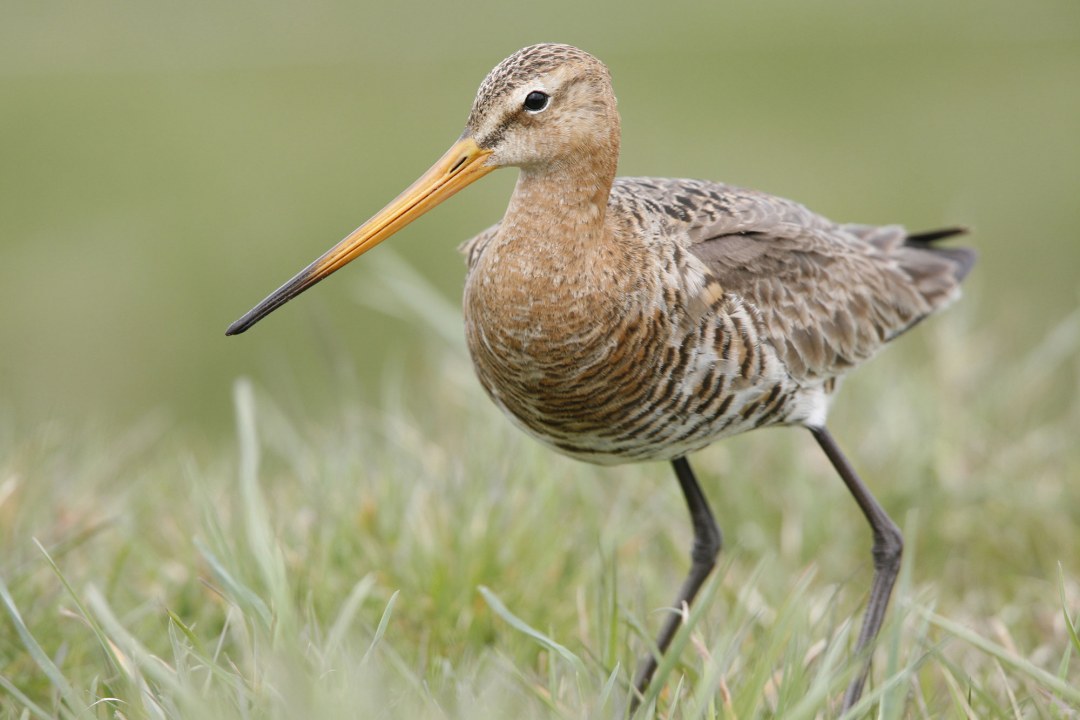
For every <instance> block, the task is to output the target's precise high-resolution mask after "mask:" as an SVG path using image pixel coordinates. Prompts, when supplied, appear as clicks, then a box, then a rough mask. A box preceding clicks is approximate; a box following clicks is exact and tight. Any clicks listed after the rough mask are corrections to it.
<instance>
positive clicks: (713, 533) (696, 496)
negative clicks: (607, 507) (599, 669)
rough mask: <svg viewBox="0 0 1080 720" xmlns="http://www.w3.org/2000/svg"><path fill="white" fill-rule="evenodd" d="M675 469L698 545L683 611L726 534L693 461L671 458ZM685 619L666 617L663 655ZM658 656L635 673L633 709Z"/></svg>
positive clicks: (660, 640)
mask: <svg viewBox="0 0 1080 720" xmlns="http://www.w3.org/2000/svg"><path fill="white" fill-rule="evenodd" d="M671 464H672V466H674V468H675V476H676V477H677V478H678V479H679V486H680V487H681V488H682V491H683V495H684V496H685V497H686V505H687V507H688V508H689V509H690V520H691V521H692V522H693V523H694V546H693V548H692V549H691V550H690V574H689V575H687V576H686V580H684V581H683V584H682V587H681V588H679V594H678V595H676V596H675V603H674V607H675V608H676V610H677V611H678V610H681V609H682V607H683V605H686V606H689V605H690V603H691V602H693V601H694V596H695V595H697V592H698V590H700V589H701V586H702V584H704V582H705V578H707V577H709V573H710V572H712V569H713V567H715V566H716V556H717V555H719V554H720V544H721V542H722V537H721V535H720V528H718V527H717V526H716V520H714V519H713V515H712V511H711V510H709V503H708V501H707V500H706V499H705V494H704V493H702V492H701V487H700V486H698V484H697V480H695V479H694V471H693V470H691V469H690V463H688V462H687V461H686V458H678V459H676V460H672V461H671ZM681 622H682V613H681V612H673V613H671V614H670V615H668V616H667V618H666V619H665V620H664V625H663V627H662V628H660V635H658V636H657V638H656V649H657V650H659V652H660V654H661V655H662V654H664V652H665V651H666V650H667V649H668V645H670V644H671V640H672V638H674V637H675V631H676V630H678V629H679V624H680V623H681ZM657 663H658V660H657V656H655V655H653V654H652V653H649V655H648V657H646V658H644V659H643V660H642V661H641V665H639V666H638V671H637V674H636V675H635V676H634V689H635V690H636V691H637V694H636V695H635V697H634V699H633V700H632V702H631V712H633V710H634V709H635V708H636V707H637V705H638V702H639V701H640V699H641V696H642V695H644V693H645V688H647V687H648V686H649V681H650V680H651V679H652V676H653V673H654V672H656V666H657Z"/></svg>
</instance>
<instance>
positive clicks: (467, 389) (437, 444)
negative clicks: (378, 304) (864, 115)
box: [0, 264, 1080, 719]
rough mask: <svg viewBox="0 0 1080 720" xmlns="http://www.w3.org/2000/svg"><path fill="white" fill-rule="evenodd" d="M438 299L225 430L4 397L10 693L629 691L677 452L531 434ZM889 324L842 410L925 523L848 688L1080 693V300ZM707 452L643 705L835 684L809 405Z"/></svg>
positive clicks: (665, 596)
mask: <svg viewBox="0 0 1080 720" xmlns="http://www.w3.org/2000/svg"><path fill="white" fill-rule="evenodd" d="M384 270H385V273H384V274H385V276H386V278H387V285H388V287H389V286H394V287H397V288H399V289H400V290H399V291H400V292H401V293H402V295H401V297H405V296H407V295H410V294H415V293H420V292H423V291H424V289H423V286H422V285H419V284H418V282H419V281H417V280H415V278H413V277H412V276H411V275H409V274H408V272H407V271H406V270H404V269H403V268H402V267H398V266H396V265H392V264H386V265H384ZM432 302H434V301H432ZM432 307H434V309H433V310H432V309H431V308H432ZM428 308H429V310H428V311H426V312H427V317H428V318H429V321H430V322H432V323H433V326H434V327H435V328H437V329H439V332H438V333H433V336H434V337H438V338H449V339H438V340H433V341H432V342H431V344H430V346H429V347H428V348H427V350H426V357H425V360H424V364H425V365H426V366H427V367H428V368H429V369H430V372H429V373H428V374H427V379H421V380H416V379H412V380H409V381H406V380H405V379H404V378H400V377H395V376H394V375H393V373H388V376H387V379H386V381H385V383H384V387H385V388H386V389H385V393H384V396H383V397H382V398H381V399H380V400H379V401H378V402H377V403H370V404H368V405H364V404H360V403H358V402H357V401H354V400H351V399H350V398H349V397H347V396H343V398H342V399H341V400H340V401H339V403H338V404H337V406H336V408H335V409H334V410H332V411H323V412H322V414H313V413H311V412H310V411H305V410H303V409H302V408H299V407H295V406H289V405H282V404H280V403H282V402H283V401H282V400H281V399H280V397H279V395H278V394H277V393H275V392H274V390H272V389H268V388H257V387H253V386H252V385H251V384H250V383H249V382H247V381H243V380H241V381H238V383H237V385H236V387H235V394H234V404H235V407H236V415H237V432H236V434H235V436H228V437H222V438H215V439H212V440H206V439H199V438H196V437H192V436H184V435H183V434H181V433H177V432H174V431H173V430H172V428H171V427H170V426H169V425H168V424H166V423H163V422H162V421H159V420H157V419H155V418H153V417H151V418H148V419H146V420H145V421H143V422H140V423H138V424H137V425H135V426H134V427H132V428H130V429H129V430H127V431H126V432H111V431H109V430H107V429H103V428H81V429H73V428H70V427H63V426H62V425H60V424H50V425H43V426H41V427H39V428H38V429H37V430H36V431H35V432H31V433H16V432H15V430H14V428H13V427H7V428H4V429H2V430H0V433H2V434H0V440H2V443H3V444H2V445H0V449H2V453H0V457H2V458H3V460H2V461H0V558H2V559H0V582H2V584H0V600H2V602H0V605H3V611H0V717H5V718H53V717H61V718H76V717H78V718H82V717H95V718H143V717H147V718H175V717H190V718H194V717H198V718H252V717H259V718H261V717H269V718H276V717H277V718H294V717H364V718H466V717H468V718H505V717H515V718H548V717H552V718H596V717H621V716H622V715H623V714H624V713H625V708H626V703H627V698H628V691H627V683H628V681H629V677H630V676H631V674H632V672H633V669H634V665H635V663H636V660H637V657H638V655H639V654H640V652H641V651H642V650H643V648H645V647H647V646H648V643H650V642H651V637H652V635H653V633H654V632H655V630H656V628H657V626H658V624H659V614H658V608H662V607H663V606H664V605H665V604H666V603H667V602H669V601H670V599H671V596H672V595H673V590H674V588H675V587H676V585H677V583H678V581H679V580H680V579H681V576H682V574H683V573H684V572H685V570H686V566H687V561H688V559H687V552H688V548H689V522H688V519H687V518H686V517H685V514H686V513H685V509H684V508H683V507H682V501H681V498H680V496H679V494H678V490H677V486H676V484H675V483H674V482H673V479H672V477H671V473H670V470H669V468H668V467H666V466H664V465H660V464H649V465H640V466H626V467H620V468H612V469H598V468H593V467H589V466H586V465H582V464H578V463H574V462H572V461H570V460H567V459H564V458H561V457H559V456H557V455H555V454H554V453H552V452H550V451H548V450H546V449H544V448H542V447H540V446H539V445H537V444H536V443H534V442H533V441H531V440H529V439H528V438H526V437H524V436H523V435H521V434H520V433H519V432H518V431H516V430H515V429H514V428H513V427H512V426H511V425H510V424H509V423H508V422H507V421H506V420H505V419H504V418H502V417H501V416H499V414H498V413H497V411H496V410H494V409H493V408H492V407H490V404H489V403H488V402H487V400H486V398H484V397H483V394H482V392H481V391H480V390H479V387H478V385H477V383H476V382H475V381H474V380H473V378H472V377H471V370H470V368H469V366H468V362H467V359H466V358H465V355H464V352H463V350H462V348H461V346H460V343H459V341H457V340H456V338H457V337H459V335H458V333H456V332H453V331H452V326H450V325H448V324H447V323H448V322H452V318H448V317H447V316H448V315H452V311H451V310H449V309H448V308H446V307H441V306H438V305H437V304H436V305H434V306H433V305H431V304H429V305H428ZM414 321H418V320H415V318H414ZM899 345H900V347H897V348H894V349H892V350H891V351H890V352H889V353H886V354H885V355H883V357H881V358H880V359H878V360H876V361H875V362H874V363H872V364H871V365H870V366H868V367H867V368H865V369H863V370H861V371H859V372H858V373H857V374H856V375H855V376H854V377H853V378H852V379H851V380H850V382H849V385H848V386H847V387H846V388H845V391H844V392H843V393H842V394H841V400H840V401H839V405H838V407H837V408H836V411H835V413H834V415H835V422H834V423H833V425H834V432H835V434H836V435H837V437H838V439H839V440H840V442H841V443H842V444H843V445H844V447H845V448H846V449H847V451H848V453H849V454H850V456H851V457H852V458H853V460H854V462H855V464H856V466H857V467H859V468H860V470H861V471H862V472H863V474H864V476H865V478H866V479H867V481H868V483H869V484H870V485H871V487H872V488H873V489H874V490H875V492H876V493H877V495H878V497H879V498H880V499H881V500H882V502H883V503H884V505H885V506H886V507H887V508H888V509H889V510H890V512H892V513H893V514H894V516H895V517H896V518H898V520H899V521H900V523H901V525H902V526H903V527H904V528H905V532H906V536H907V538H908V551H907V554H906V556H905V563H904V567H903V574H902V576H901V580H900V583H899V586H898V588H897V592H896V596H895V598H894V602H893V605H892V606H891V608H890V613H889V616H888V621H887V624H886V626H885V629H884V631H883V634H882V637H881V641H880V644H879V646H878V648H877V651H876V655H875V660H874V669H873V673H872V676H871V678H872V679H871V684H870V686H869V688H868V692H867V695H866V698H865V700H864V702H863V703H862V705H861V706H860V709H859V710H858V711H857V712H856V713H855V715H856V716H863V715H869V716H871V717H880V718H886V719H890V718H940V717H946V718H952V717H955V718H1075V717H1077V716H1078V714H1080V690H1077V688H1080V670H1078V666H1080V661H1078V659H1077V653H1080V642H1078V640H1077V637H1076V629H1075V624H1076V622H1077V621H1076V617H1077V611H1078V607H1080V584H1078V579H1080V565H1078V560H1077V553H1076V548H1078V547H1080V487H1078V485H1077V483H1076V482H1075V479H1076V478H1077V477H1078V474H1080V473H1078V471H1080V451H1078V449H1077V443H1076V439H1075V434H1076V428H1077V427H1080V401H1078V399H1077V377H1078V372H1077V371H1078V370H1080V367H1078V360H1077V358H1078V356H1080V355H1078V353H1077V350H1078V349H1080V315H1078V314H1074V315H1072V316H1071V317H1068V318H1065V319H1064V320H1062V321H1061V323H1059V324H1058V325H1057V326H1056V327H1055V328H1054V329H1052V330H1051V331H1050V332H1048V333H1047V335H1046V337H1045V340H1044V342H1043V343H1042V344H1041V345H1038V346H1036V347H1034V348H1032V349H1031V350H1030V352H1028V353H1027V354H1026V355H1021V357H1020V359H1019V360H1016V361H1007V362H1002V361H1000V360H998V358H999V357H1003V356H1004V353H1003V352H1002V347H1001V345H1002V340H1001V339H1000V337H996V336H994V335H993V334H992V333H991V332H990V331H977V330H974V329H972V328H971V327H969V325H968V322H967V320H966V316H965V313H964V311H963V306H961V307H959V308H957V309H956V311H953V312H952V313H950V314H947V315H946V316H944V317H942V318H938V319H936V320H935V321H934V322H932V323H928V324H926V326H925V327H923V328H920V329H919V330H918V331H917V332H916V333H913V334H912V337H911V338H906V339H905V340H904V341H903V342H901V343H899ZM693 461H694V463H695V467H696V468H697V469H698V471H699V475H700V476H701V478H702V480H703V484H704V487H705V490H706V492H707V493H708V495H709V496H710V498H711V501H712V504H713V507H714V509H715V511H716V514H717V516H718V519H719V521H720V522H721V525H722V526H723V528H724V530H725V538H726V547H725V551H724V553H723V554H722V556H721V564H720V567H719V568H718V571H717V572H716V574H715V575H714V576H713V578H712V579H711V581H710V583H709V584H708V585H707V586H706V589H705V590H704V592H703V597H702V598H701V600H702V601H701V602H699V603H697V604H695V606H694V607H693V608H692V609H691V613H690V623H689V626H688V627H684V629H683V631H682V632H681V634H680V635H679V636H678V637H677V638H676V642H675V647H676V648H677V649H678V652H677V653H672V654H669V656H668V657H667V658H666V659H665V661H664V662H663V663H662V665H661V668H660V671H659V674H658V676H657V680H658V682H657V683H656V684H655V685H654V687H653V692H651V693H650V695H649V697H648V698H647V705H646V708H645V710H644V712H643V713H642V716H644V717H663V718H725V719H728V718H740V719H747V718H768V717H781V718H785V719H789V718H819V717H824V718H829V717H836V716H837V715H838V711H837V709H836V708H837V705H838V698H839V696H840V694H841V693H842V691H843V688H844V686H845V684H846V682H847V680H848V679H849V678H850V676H851V674H852V672H853V668H852V667H851V666H850V664H849V663H848V659H849V651H850V648H851V646H852V644H853V635H854V630H855V629H857V626H856V625H854V624H853V622H852V614H853V613H861V610H862V605H863V603H864V600H865V594H866V590H867V588H868V585H869V579H870V563H869V557H870V555H869V544H870V540H869V534H868V532H867V529H866V527H865V525H864V522H863V520H862V519H861V517H860V516H859V513H858V511H857V510H856V508H855V506H854V503H853V502H852V501H851V500H850V499H849V498H848V497H847V496H846V493H845V491H844V489H843V487H842V484H841V483H840V482H839V480H838V479H837V478H836V477H835V476H834V475H833V473H832V472H831V471H830V470H829V468H828V465H827V462H826V461H825V459H824V458H823V457H821V456H820V452H819V451H817V450H816V446H814V444H813V443H812V442H811V440H810V437H809V435H808V434H807V433H805V432H803V431H799V430H795V429H779V430H770V431H767V432H765V431H763V432H759V433H752V434H749V435H747V436H745V437H740V438H735V439H732V440H730V441H726V442H724V443H720V444H718V445H716V446H714V447H712V448H710V449H708V450H706V451H704V452H702V453H700V454H699V455H697V456H696V457H694V458H693ZM860 618H861V615H856V620H858V619H860Z"/></svg>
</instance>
